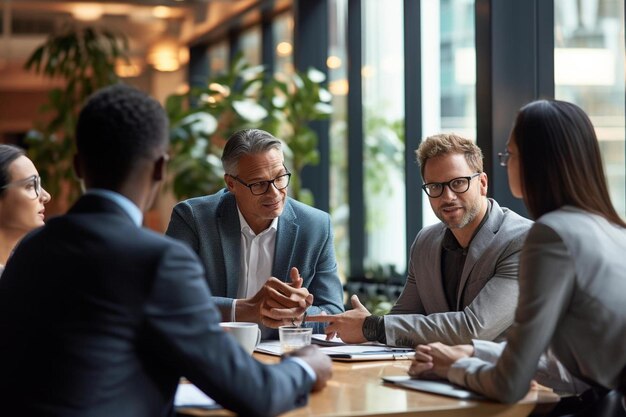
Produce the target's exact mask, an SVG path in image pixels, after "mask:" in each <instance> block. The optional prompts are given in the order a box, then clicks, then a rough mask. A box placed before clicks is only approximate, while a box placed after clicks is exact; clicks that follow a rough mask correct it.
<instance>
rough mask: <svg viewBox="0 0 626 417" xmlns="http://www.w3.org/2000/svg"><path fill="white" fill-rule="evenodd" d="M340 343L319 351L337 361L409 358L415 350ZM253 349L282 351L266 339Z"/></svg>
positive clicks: (278, 343)
mask: <svg viewBox="0 0 626 417" xmlns="http://www.w3.org/2000/svg"><path fill="white" fill-rule="evenodd" d="M313 336H315V335H313ZM341 343H342V344H336V345H334V346H326V347H322V348H320V351H322V352H324V353H325V354H327V355H328V356H330V357H331V359H334V360H337V361H374V360H394V359H411V358H412V357H413V356H414V355H415V351H414V350H413V349H409V348H394V347H389V346H385V345H381V344H359V345H346V344H345V343H343V342H341ZM255 350H256V351H257V352H261V353H268V354H270V355H277V356H280V355H281V353H282V352H281V349H280V342H279V341H278V340H266V341H264V342H261V343H259V345H258V346H257V347H256V349H255Z"/></svg>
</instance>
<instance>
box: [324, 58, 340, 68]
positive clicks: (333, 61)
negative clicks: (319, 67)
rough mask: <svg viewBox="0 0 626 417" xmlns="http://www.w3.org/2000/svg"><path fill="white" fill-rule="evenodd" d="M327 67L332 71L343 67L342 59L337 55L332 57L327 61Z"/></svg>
mask: <svg viewBox="0 0 626 417" xmlns="http://www.w3.org/2000/svg"><path fill="white" fill-rule="evenodd" d="M326 65H327V66H328V68H330V69H337V68H339V67H340V66H341V58H339V57H338V56H335V55H331V56H329V57H328V58H327V59H326Z"/></svg>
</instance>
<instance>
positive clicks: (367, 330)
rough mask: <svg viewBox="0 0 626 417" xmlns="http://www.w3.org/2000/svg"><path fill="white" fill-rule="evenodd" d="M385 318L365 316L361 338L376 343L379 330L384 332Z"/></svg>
mask: <svg viewBox="0 0 626 417" xmlns="http://www.w3.org/2000/svg"><path fill="white" fill-rule="evenodd" d="M384 323H385V318H384V317H383V316H367V317H365V320H364V321H363V328H362V330H363V336H364V337H365V338H366V339H367V340H368V341H370V342H378V341H379V339H380V338H379V335H380V328H381V327H382V329H383V332H384V328H385V327H384Z"/></svg>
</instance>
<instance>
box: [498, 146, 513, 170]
mask: <svg viewBox="0 0 626 417" xmlns="http://www.w3.org/2000/svg"><path fill="white" fill-rule="evenodd" d="M510 158H511V153H509V151H508V149H505V150H504V152H498V160H500V166H503V167H505V166H507V164H508V163H509V159H510Z"/></svg>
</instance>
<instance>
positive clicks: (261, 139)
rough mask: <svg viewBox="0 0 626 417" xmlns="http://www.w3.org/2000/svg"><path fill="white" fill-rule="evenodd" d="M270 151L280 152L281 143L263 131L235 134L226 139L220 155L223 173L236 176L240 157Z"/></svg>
mask: <svg viewBox="0 0 626 417" xmlns="http://www.w3.org/2000/svg"><path fill="white" fill-rule="evenodd" d="M272 149H276V150H279V151H280V150H281V143H280V141H279V140H278V139H276V138H275V137H274V136H272V135H271V134H270V133H268V132H266V131H264V130H261V129H245V130H240V131H238V132H235V133H233V134H232V135H231V136H230V137H229V138H228V141H227V142H226V146H225V147H224V152H223V153H222V166H223V167H224V172H225V173H226V174H230V175H237V174H238V172H237V168H238V165H239V160H240V159H241V157H243V156H245V155H253V154H258V153H263V152H267V151H269V150H272Z"/></svg>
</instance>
